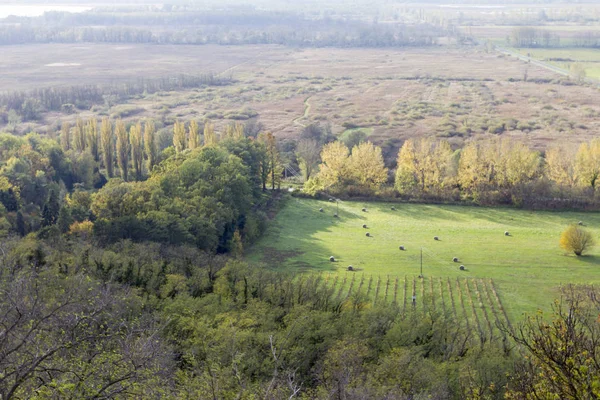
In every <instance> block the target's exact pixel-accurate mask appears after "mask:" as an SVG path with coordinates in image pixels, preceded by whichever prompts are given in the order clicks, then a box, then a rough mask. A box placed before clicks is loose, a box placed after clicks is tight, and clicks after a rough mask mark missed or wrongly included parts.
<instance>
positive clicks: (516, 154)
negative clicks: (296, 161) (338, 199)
mask: <svg viewBox="0 0 600 400" xmlns="http://www.w3.org/2000/svg"><path fill="white" fill-rule="evenodd" d="M317 151H318V150H317ZM313 154H314V153H313ZM319 159H320V164H319ZM312 163H313V166H314V168H315V169H316V168H318V169H319V171H318V173H316V174H314V173H313V175H312V176H311V177H310V178H309V179H308V181H307V182H306V186H305V190H306V191H307V192H308V193H309V194H316V193H318V192H319V191H325V192H328V193H333V194H345V195H350V196H352V195H359V196H373V195H377V194H379V195H383V196H388V197H389V196H400V197H403V198H406V199H418V200H425V201H461V200H466V201H470V202H474V203H477V204H483V205H493V204H512V205H517V206H529V207H540V208H568V207H596V206H597V201H596V192H597V187H598V178H599V177H600V140H599V139H593V140H591V141H590V142H584V143H582V144H581V145H580V146H579V147H573V146H553V147H550V148H548V149H547V150H546V151H545V152H544V154H540V153H539V152H537V151H534V150H531V149H530V148H528V147H527V146H526V145H525V144H523V143H521V142H518V141H514V140H510V139H505V138H494V139H490V140H481V141H471V142H469V143H467V145H466V146H464V147H463V148H462V149H457V150H454V149H452V147H451V146H450V144H449V143H448V142H447V141H445V140H435V139H430V138H423V139H409V140H407V141H405V142H404V144H403V146H402V147H401V149H400V151H399V153H398V157H397V167H396V171H395V175H394V176H393V178H392V176H391V172H390V171H388V170H387V169H386V168H385V164H384V161H383V157H382V155H381V149H380V148H378V147H376V146H374V145H372V144H370V143H365V142H362V143H360V144H357V145H355V146H354V147H353V149H352V151H350V150H349V148H348V147H346V145H345V144H344V143H342V142H333V143H329V144H326V145H325V146H324V147H323V149H322V151H321V153H320V157H319V158H316V159H314V160H313V161H312ZM392 182H393V189H392V188H391V187H390V186H391V185H390V184H391V183H392ZM390 191H391V192H390Z"/></svg>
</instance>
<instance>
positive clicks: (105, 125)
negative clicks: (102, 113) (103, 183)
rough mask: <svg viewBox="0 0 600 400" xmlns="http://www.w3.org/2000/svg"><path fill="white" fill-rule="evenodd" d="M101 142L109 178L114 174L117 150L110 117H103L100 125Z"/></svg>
mask: <svg viewBox="0 0 600 400" xmlns="http://www.w3.org/2000/svg"><path fill="white" fill-rule="evenodd" d="M100 142H101V144H102V158H103V159H104V167H105V168H106V173H107V175H108V177H109V178H112V177H113V176H114V168H115V167H114V165H115V150H114V140H113V128H112V123H111V122H110V120H109V119H108V118H106V117H105V118H103V119H102V125H101V127H100Z"/></svg>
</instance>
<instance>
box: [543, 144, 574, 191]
mask: <svg viewBox="0 0 600 400" xmlns="http://www.w3.org/2000/svg"><path fill="white" fill-rule="evenodd" d="M575 154H576V151H575V149H574V148H573V147H572V146H568V145H567V146H565V145H561V146H553V147H550V148H549V149H548V150H546V158H545V160H546V171H545V172H546V177H548V179H550V180H552V181H553V182H554V183H556V184H557V185H559V186H562V187H567V188H571V187H573V186H575V185H576V184H577V172H576V169H575V162H574V160H575Z"/></svg>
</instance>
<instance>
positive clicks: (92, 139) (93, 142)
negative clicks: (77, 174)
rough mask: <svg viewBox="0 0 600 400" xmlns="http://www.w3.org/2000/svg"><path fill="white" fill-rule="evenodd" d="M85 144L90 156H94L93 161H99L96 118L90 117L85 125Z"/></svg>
mask: <svg viewBox="0 0 600 400" xmlns="http://www.w3.org/2000/svg"><path fill="white" fill-rule="evenodd" d="M85 131H86V145H87V148H88V149H89V151H90V154H91V155H92V157H94V161H96V162H99V161H100V146H99V140H98V139H99V137H98V121H97V120H96V118H92V119H90V120H89V121H88V122H87V124H86V126H85Z"/></svg>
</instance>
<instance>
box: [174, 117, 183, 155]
mask: <svg viewBox="0 0 600 400" xmlns="http://www.w3.org/2000/svg"><path fill="white" fill-rule="evenodd" d="M173 145H174V146H175V151H176V152H177V153H181V152H182V151H183V150H185V145H186V137H185V123H183V122H180V121H176V122H175V125H173Z"/></svg>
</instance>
